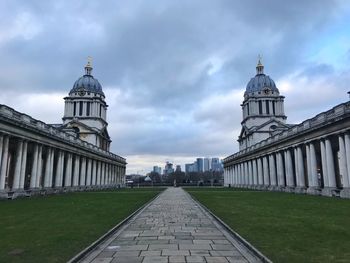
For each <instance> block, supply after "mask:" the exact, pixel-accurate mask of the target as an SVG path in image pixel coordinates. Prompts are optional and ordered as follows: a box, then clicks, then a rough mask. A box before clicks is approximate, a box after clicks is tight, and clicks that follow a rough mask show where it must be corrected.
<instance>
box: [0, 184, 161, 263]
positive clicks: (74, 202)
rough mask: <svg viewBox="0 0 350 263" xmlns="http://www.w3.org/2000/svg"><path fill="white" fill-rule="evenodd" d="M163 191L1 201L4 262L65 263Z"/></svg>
mask: <svg viewBox="0 0 350 263" xmlns="http://www.w3.org/2000/svg"><path fill="white" fill-rule="evenodd" d="M161 190H162V189H159V188H158V189H156V188H148V189H147V188H140V189H135V188H134V189H122V190H118V191H106V192H81V193H70V194H62V195H51V196H46V197H32V198H28V199H17V200H12V201H1V202H0V211H1V213H0V262H14V263H16V262H65V261H67V260H68V259H70V258H71V257H73V256H74V255H75V254H76V253H78V252H79V251H81V250H82V249H83V248H85V247H86V246H88V245H89V244H91V243H92V242H93V241H95V240H96V239H97V238H99V237H100V236H101V235H103V234H104V233H105V232H107V231H108V230H109V229H111V228H112V227H113V226H115V225H116V224H118V223H119V222H120V221H121V220H123V219H124V218H125V217H127V216H128V215H129V214H131V213H132V212H133V211H135V210H136V209H137V208H139V207H140V206H141V205H143V204H145V203H146V202H147V201H148V200H150V199H151V198H153V197H154V196H156V195H157V194H158V193H159V192H160V191H161Z"/></svg>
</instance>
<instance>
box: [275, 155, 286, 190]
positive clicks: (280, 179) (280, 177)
mask: <svg viewBox="0 0 350 263" xmlns="http://www.w3.org/2000/svg"><path fill="white" fill-rule="evenodd" d="M282 158H283V157H282V154H281V152H277V153H276V163H277V178H278V179H277V181H278V186H279V188H283V187H285V185H286V182H285V180H284V167H283V159H282Z"/></svg>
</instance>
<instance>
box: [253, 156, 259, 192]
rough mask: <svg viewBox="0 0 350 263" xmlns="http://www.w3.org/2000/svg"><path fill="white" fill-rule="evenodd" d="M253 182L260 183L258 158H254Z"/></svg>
mask: <svg viewBox="0 0 350 263" xmlns="http://www.w3.org/2000/svg"><path fill="white" fill-rule="evenodd" d="M253 184H254V185H255V186H257V185H258V171H257V164H256V159H254V160H253Z"/></svg>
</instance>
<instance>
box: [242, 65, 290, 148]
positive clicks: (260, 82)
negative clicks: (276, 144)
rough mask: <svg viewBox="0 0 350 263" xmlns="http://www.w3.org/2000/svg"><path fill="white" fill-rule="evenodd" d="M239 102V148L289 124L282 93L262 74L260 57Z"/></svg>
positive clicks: (283, 128) (263, 138) (268, 135)
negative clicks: (240, 117) (253, 75)
mask: <svg viewBox="0 0 350 263" xmlns="http://www.w3.org/2000/svg"><path fill="white" fill-rule="evenodd" d="M241 106H242V111H243V121H242V122H241V125H242V130H241V133H240V135H239V138H238V142H239V149H240V150H243V149H245V148H247V147H249V146H252V145H254V144H256V143H258V142H260V141H262V140H265V139H267V138H268V137H270V136H271V135H273V134H275V133H277V132H279V131H282V130H285V129H288V127H289V126H288V125H287V124H286V119H287V117H286V116H285V114H284V96H281V95H280V93H279V90H278V89H277V87H276V84H275V82H274V81H273V80H272V79H271V78H270V77H269V76H267V75H265V74H264V66H263V65H262V63H261V60H260V59H259V61H258V64H257V66H256V75H255V77H253V78H252V79H251V80H250V81H249V82H248V84H247V88H246V91H245V93H244V100H243V103H242V104H241Z"/></svg>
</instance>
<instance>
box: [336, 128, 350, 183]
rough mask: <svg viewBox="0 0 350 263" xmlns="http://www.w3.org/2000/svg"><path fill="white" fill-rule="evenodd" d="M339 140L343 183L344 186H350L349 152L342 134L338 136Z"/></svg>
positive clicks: (340, 170)
mask: <svg viewBox="0 0 350 263" xmlns="http://www.w3.org/2000/svg"><path fill="white" fill-rule="evenodd" d="M338 140H339V172H340V176H341V178H342V184H343V187H344V188H348V187H349V179H348V168H347V162H346V159H347V152H346V150H345V141H344V138H343V135H342V134H340V135H339V136H338Z"/></svg>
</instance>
